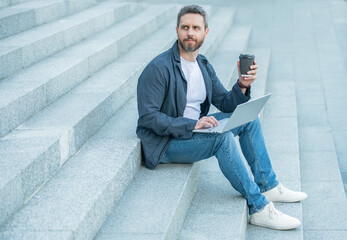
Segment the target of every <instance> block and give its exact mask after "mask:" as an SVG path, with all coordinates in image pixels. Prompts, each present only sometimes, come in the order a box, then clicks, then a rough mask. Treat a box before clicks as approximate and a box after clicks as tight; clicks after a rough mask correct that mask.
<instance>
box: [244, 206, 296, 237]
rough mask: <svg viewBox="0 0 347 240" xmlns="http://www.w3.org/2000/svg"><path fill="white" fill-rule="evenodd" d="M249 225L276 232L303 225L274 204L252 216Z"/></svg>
mask: <svg viewBox="0 0 347 240" xmlns="http://www.w3.org/2000/svg"><path fill="white" fill-rule="evenodd" d="M249 223H251V224H253V225H257V226H261V227H267V228H272V229H276V230H290V229H294V228H297V227H299V226H300V225H301V222H300V221H299V220H298V219H296V218H293V217H291V216H288V215H287V214H284V213H283V212H281V211H280V210H278V209H276V208H275V206H274V205H273V203H272V202H270V203H269V204H268V205H266V206H265V207H264V209H263V210H261V211H260V212H257V213H254V214H252V215H251V216H250V220H249Z"/></svg>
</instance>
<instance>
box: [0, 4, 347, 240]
mask: <svg viewBox="0 0 347 240" xmlns="http://www.w3.org/2000/svg"><path fill="white" fill-rule="evenodd" d="M169 2H171V3H168V4H153V3H143V2H140V3H139V2H131V1H119V0H117V1H112V0H108V1H92V0H85V1H81V0H64V1H63V0H49V1H43V0H36V1H28V0H0V7H1V8H0V239H1V240H3V239H4V240H5V239H6V240H7V239H59V240H60V239H122V240H123V239H124V240H126V239H129V240H130V239H131V240H140V239H141V240H147V239H151V240H154V239H181V240H185V239H187V240H188V239H189V240H193V239H197V240H204V239H249V240H251V239H304V236H306V235H305V234H304V229H303V228H302V227H301V228H299V229H297V230H295V231H288V232H280V233H279V232H278V231H272V230H268V229H264V228H258V227H254V226H251V225H248V224H247V221H248V209H247V205H246V201H245V199H243V198H242V197H241V196H240V194H239V193H237V192H236V191H235V190H234V189H233V188H232V187H231V186H230V183H229V182H228V181H227V180H226V179H225V178H224V176H223V175H222V173H221V172H220V170H219V167H218V164H217V161H216V159H215V158H211V159H208V160H205V161H202V162H199V163H195V164H166V165H163V164H161V165H159V166H158V167H157V168H156V170H154V171H152V170H148V169H146V168H144V166H142V165H141V147H140V142H139V139H138V138H137V137H136V134H135V129H136V124H137V118H138V115H137V108H136V98H135V96H136V85H137V79H138V77H139V75H140V73H141V72H142V70H143V68H144V67H145V66H146V65H147V64H148V63H149V62H150V61H151V59H152V58H153V57H155V56H156V55H158V54H159V53H161V52H163V51H164V50H166V49H168V48H170V47H171V46H172V44H173V43H174V41H175V40H176V34H175V29H174V27H175V25H176V16H177V12H178V10H179V8H180V5H178V4H176V3H173V1H169ZM205 9H206V10H207V11H208V13H209V16H210V19H209V26H210V32H209V35H208V38H207V39H206V40H205V43H204V45H203V47H202V49H201V53H202V54H204V55H205V56H207V58H208V59H209V60H210V61H211V62H212V64H213V66H214V67H215V69H216V72H217V74H218V76H219V78H220V79H221V80H222V81H223V83H224V85H225V86H226V87H227V88H228V89H230V88H231V86H232V85H233V84H234V83H235V81H236V78H237V74H236V73H237V70H236V61H237V58H238V55H239V54H240V52H246V51H247V52H250V53H254V54H255V55H256V60H257V62H258V64H259V65H260V66H261V67H260V68H259V71H258V75H259V76H258V79H257V81H256V82H255V84H254V86H253V87H252V97H257V96H261V95H263V94H264V93H267V92H272V93H273V96H272V97H271V99H270V101H269V103H268V104H267V106H266V108H265V111H264V112H263V113H262V115H261V118H262V122H263V131H264V135H265V139H266V142H267V146H268V150H269V153H270V156H271V158H272V162H273V166H274V168H275V170H276V173H277V174H278V176H279V179H280V181H282V182H284V183H285V184H286V185H287V186H289V187H291V188H293V189H297V190H300V189H301V182H302V176H301V175H302V172H301V174H300V168H303V169H304V171H305V169H306V168H305V167H303V166H302V165H303V164H305V163H301V162H300V158H303V157H302V156H301V155H300V150H299V147H300V149H301V147H302V146H301V144H302V142H300V145H299V138H301V137H303V135H300V136H299V134H298V130H299V128H300V127H301V125H300V123H301V122H300V121H301V120H300V117H298V111H297V108H298V107H297V104H296V98H297V95H298V94H299V95H300V92H298V91H299V90H300V89H298V87H297V85H296V82H295V79H294V78H292V79H291V78H284V79H282V80H281V81H280V82H279V81H278V80H277V78H278V74H279V73H280V65H278V64H277V62H279V61H280V59H282V57H283V56H284V55H283V54H284V53H283V52H278V51H277V49H275V51H272V49H271V47H268V46H265V44H262V43H266V42H267V41H266V40H267V39H266V40H264V41H262V39H260V42H257V43H258V45H257V44H255V43H254V41H253V40H252V39H254V38H257V39H259V38H258V37H259V36H258V35H259V34H260V31H259V29H258V28H256V31H255V32H253V29H254V27H252V26H254V25H256V24H253V23H251V24H248V23H250V22H249V21H248V22H247V21H245V22H244V21H242V16H244V15H243V13H244V12H243V11H244V9H243V8H242V7H240V8H232V7H212V6H206V7H205ZM247 10H248V9H247ZM251 11H252V9H251ZM266 20H267V19H260V21H259V24H260V23H261V22H262V21H266ZM259 43H261V44H259ZM281 54H282V55H281ZM292 66H293V65H292ZM289 70H290V69H289ZM291 70H293V72H294V69H291ZM283 86H284V87H283ZM212 111H213V109H212ZM298 119H299V120H298ZM298 121H299V124H298ZM282 126H286V127H285V128H283V127H282ZM283 136H285V137H283ZM301 141H302V140H301ZM334 163H336V157H335V162H334ZM335 165H336V164H335ZM304 179H307V178H305V177H304ZM334 181H336V182H338V183H339V184H341V182H342V181H341V178H339V179H334ZM305 184H306V185H305ZM304 186H305V187H306V188H310V186H311V185H310V184H309V183H308V182H305V183H304ZM339 186H340V185H339ZM341 186H342V185H341ZM339 190H341V189H340V188H339ZM341 196H342V195H341ZM342 199H343V197H341V201H340V202H339V204H340V205H341V204H342V205H343V204H344V203H341V202H343V201H345V200H342ZM344 199H345V198H344ZM329 204H332V203H331V202H329ZM340 205H339V206H340ZM342 205H341V206H342ZM276 206H277V207H278V208H279V209H281V210H283V211H285V212H288V213H291V214H292V215H294V216H296V217H298V218H300V219H301V220H303V206H302V204H301V203H297V204H289V205H288V204H276ZM308 219H310V218H308ZM304 220H305V219H304ZM304 226H305V225H304ZM306 227H307V226H305V228H306ZM307 228H308V229H309V227H307ZM311 234H313V235H312V236H317V235H314V234H316V233H315V232H313V233H312V232H311ZM307 236H309V235H307ZM305 239H306V238H305ZM312 239H314V238H312Z"/></svg>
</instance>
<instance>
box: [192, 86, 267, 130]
mask: <svg viewBox="0 0 347 240" xmlns="http://www.w3.org/2000/svg"><path fill="white" fill-rule="evenodd" d="M270 96H271V93H270V94H267V95H265V96H262V97H260V98H256V99H251V100H249V101H248V102H245V103H242V104H239V105H237V106H236V108H235V110H234V112H233V113H232V114H231V116H230V118H224V119H222V120H220V121H219V123H220V124H219V125H218V126H216V127H212V128H204V129H196V130H193V132H194V133H223V132H226V131H229V130H230V129H234V128H236V127H239V126H241V125H243V124H246V123H249V122H251V121H253V120H254V119H256V117H257V116H258V115H259V113H260V111H261V110H262V109H263V107H264V106H265V104H266V102H267V101H268V100H269V98H270Z"/></svg>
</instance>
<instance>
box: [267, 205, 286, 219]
mask: <svg viewBox="0 0 347 240" xmlns="http://www.w3.org/2000/svg"><path fill="white" fill-rule="evenodd" d="M269 211H270V216H271V217H279V216H281V215H282V214H283V212H281V211H280V210H278V209H277V208H275V206H274V205H273V203H272V202H271V203H270V205H269Z"/></svg>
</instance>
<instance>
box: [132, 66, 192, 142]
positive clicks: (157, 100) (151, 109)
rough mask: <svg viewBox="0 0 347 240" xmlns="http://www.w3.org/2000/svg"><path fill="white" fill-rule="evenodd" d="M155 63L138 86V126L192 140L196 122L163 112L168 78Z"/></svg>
mask: <svg viewBox="0 0 347 240" xmlns="http://www.w3.org/2000/svg"><path fill="white" fill-rule="evenodd" d="M164 75H165V74H164V71H163V69H160V67H159V66H157V65H156V64H155V63H154V62H151V63H150V64H149V65H147V67H146V68H145V69H144V71H143V72H142V74H141V76H140V78H139V82H138V85H137V104H138V111H139V120H138V126H139V127H143V128H148V129H151V130H152V131H154V132H155V133H156V134H157V135H161V136H167V135H170V136H173V137H176V138H190V137H192V135H193V132H192V131H193V129H194V128H195V125H196V122H197V121H196V120H193V119H189V118H185V117H172V116H169V115H167V114H165V113H163V112H162V111H161V108H162V106H163V104H164V100H165V95H166V92H167V91H168V79H167V78H168V77H165V76H164Z"/></svg>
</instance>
